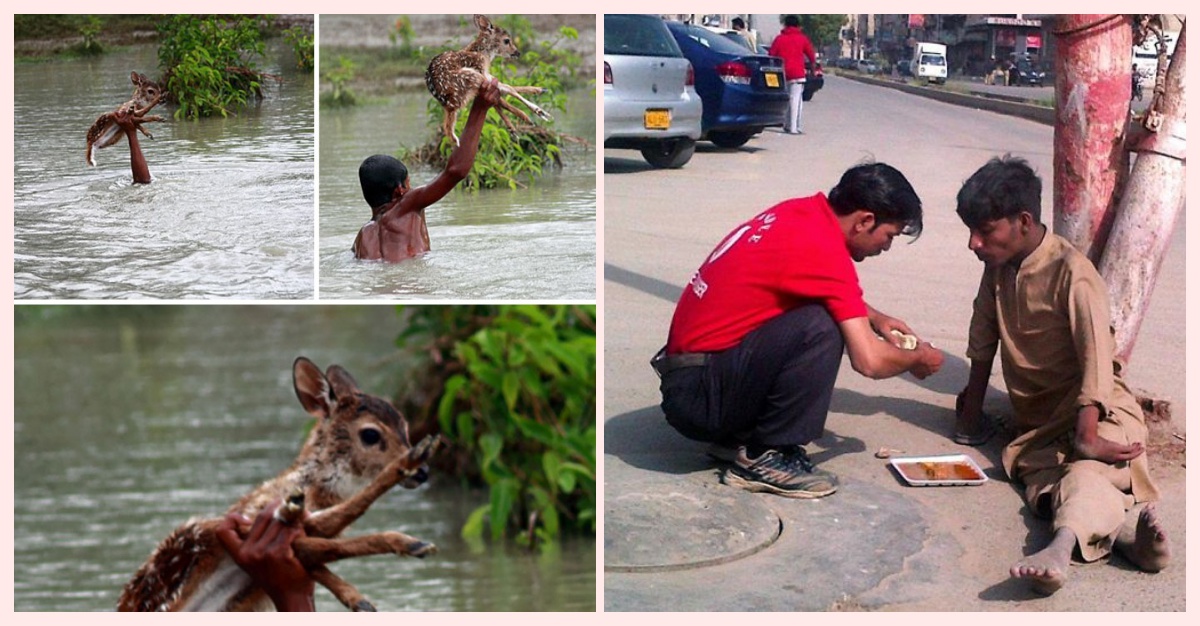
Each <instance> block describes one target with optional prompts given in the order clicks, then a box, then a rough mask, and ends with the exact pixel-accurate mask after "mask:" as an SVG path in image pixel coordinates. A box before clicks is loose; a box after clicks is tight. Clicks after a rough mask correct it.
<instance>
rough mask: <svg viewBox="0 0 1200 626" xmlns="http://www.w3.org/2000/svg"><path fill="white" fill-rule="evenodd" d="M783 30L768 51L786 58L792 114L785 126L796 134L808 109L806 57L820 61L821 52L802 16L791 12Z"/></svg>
mask: <svg viewBox="0 0 1200 626" xmlns="http://www.w3.org/2000/svg"><path fill="white" fill-rule="evenodd" d="M783 24H784V27H783V31H782V32H780V33H779V35H778V36H777V37H775V40H774V41H772V42H771V49H770V50H769V51H768V54H770V55H771V56H773V57H780V58H782V59H783V75H784V78H785V79H786V80H787V84H788V97H789V99H788V116H787V119H786V120H784V124H783V130H784V131H785V132H787V133H790V134H793V135H799V134H801V126H800V114H801V113H802V112H803V110H804V97H803V96H804V81H805V76H806V75H807V70H806V66H805V59H807V60H808V61H811V62H812V64H813V67H816V64H817V52H816V50H814V49H813V45H812V42H811V41H809V40H808V37H807V36H805V34H804V32H803V31H801V30H800V18H799V17H797V16H795V15H789V16H787V17H785V18H784V20H783Z"/></svg>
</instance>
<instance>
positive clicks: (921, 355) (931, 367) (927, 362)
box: [889, 333, 945, 379]
mask: <svg viewBox="0 0 1200 626" xmlns="http://www.w3.org/2000/svg"><path fill="white" fill-rule="evenodd" d="M889 334H890V333H889ZM916 352H917V357H918V361H917V362H916V363H915V364H914V365H913V366H912V367H911V368H909V370H908V372H909V373H910V374H912V375H913V376H916V377H917V379H924V378H927V377H929V376H932V375H933V374H936V373H937V371H938V370H940V369H942V360H943V359H944V358H945V357H944V356H943V355H942V351H941V350H938V349H937V348H935V347H933V344H931V343H929V342H928V341H922V342H921V343H919V344H917V349H916Z"/></svg>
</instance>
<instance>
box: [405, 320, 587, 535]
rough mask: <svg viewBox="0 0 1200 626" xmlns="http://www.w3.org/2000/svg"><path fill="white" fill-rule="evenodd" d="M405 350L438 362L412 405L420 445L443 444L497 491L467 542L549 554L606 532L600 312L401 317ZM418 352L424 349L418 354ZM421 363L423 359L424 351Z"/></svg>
mask: <svg viewBox="0 0 1200 626" xmlns="http://www.w3.org/2000/svg"><path fill="white" fill-rule="evenodd" d="M401 310H402V311H403V312H407V313H408V318H407V329H406V330H405V331H404V332H403V333H401V335H400V337H399V338H398V339H397V344H398V345H400V346H401V347H405V348H410V349H411V348H414V347H415V348H419V349H420V352H422V353H426V354H430V355H431V358H430V361H429V363H428V366H427V367H426V368H425V369H424V371H423V372H418V373H417V374H416V375H414V376H411V377H409V379H410V384H413V385H415V386H416V387H418V388H420V390H418V391H415V392H406V393H405V397H406V398H420V400H416V401H414V402H409V403H407V404H405V405H403V410H404V412H405V414H406V415H408V417H409V421H410V424H412V430H413V433H414V435H413V437H414V439H419V438H420V436H424V435H425V434H428V433H430V432H441V433H442V434H443V435H445V436H446V437H447V438H448V439H449V440H450V441H451V442H452V443H453V449H452V450H451V452H450V453H449V454H446V455H444V456H447V457H449V456H452V455H455V454H457V457H456V465H457V467H456V468H455V469H456V470H457V471H458V473H459V474H460V475H463V476H465V477H467V478H468V479H469V480H471V481H473V482H482V483H483V484H485V485H487V487H488V490H489V501H488V503H487V504H485V505H482V506H480V507H479V508H478V509H477V510H476V511H475V512H474V513H472V514H471V516H470V517H469V519H468V520H467V522H466V524H465V525H464V526H463V529H462V533H463V536H464V537H466V538H468V539H480V538H482V537H484V536H485V535H486V536H489V537H491V538H492V539H493V540H499V539H501V538H503V537H505V536H508V535H509V534H510V533H512V534H514V535H515V538H516V540H517V541H518V542H520V543H522V544H525V545H530V546H533V545H542V544H545V543H547V542H551V541H553V540H554V539H555V538H557V537H558V536H559V535H560V533H562V532H564V531H572V532H584V533H594V532H595V531H596V308H595V306H571V305H519V306H497V305H471V306H453V307H450V306H430V307H401ZM417 338H421V340H422V341H421V342H420V343H418V342H417V341H416V339H417ZM414 344H415V345H414ZM414 351H415V350H414Z"/></svg>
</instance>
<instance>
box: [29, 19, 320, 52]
mask: <svg viewBox="0 0 1200 626" xmlns="http://www.w3.org/2000/svg"><path fill="white" fill-rule="evenodd" d="M313 22H314V20H313V16H312V15H309V14H304V13H295V14H292V13H289V14H283V15H276V16H274V17H273V18H272V21H271V28H272V29H273V30H277V31H283V30H286V29H288V28H291V27H292V26H300V25H308V26H309V27H310V28H311V27H312V25H313ZM96 40H97V41H99V42H100V45H102V46H104V47H113V46H130V45H135V44H147V43H155V42H156V41H158V31H156V30H154V29H152V28H144V29H142V28H135V29H131V30H125V29H119V28H112V29H108V30H102V31H101V32H100V33H99V34H98V35H96ZM81 43H83V36H82V35H75V34H72V35H68V36H62V37H54V38H45V39H19V40H17V41H14V42H13V54H15V55H16V56H17V57H46V56H54V55H57V54H61V53H63V52H66V51H68V50H70V49H71V48H72V47H74V46H77V45H79V44H81Z"/></svg>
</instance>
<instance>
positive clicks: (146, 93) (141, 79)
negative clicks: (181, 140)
mask: <svg viewBox="0 0 1200 626" xmlns="http://www.w3.org/2000/svg"><path fill="white" fill-rule="evenodd" d="M129 80H131V81H133V97H132V98H130V99H129V102H126V103H125V104H122V105H121V106H119V107H117V108H116V109H114V110H113V111H111V112H109V113H105V114H104V115H101V116H100V117H98V118H96V121H95V122H94V123H93V124H92V127H91V128H89V129H88V132H87V162H88V165H92V166H95V165H96V158H95V153H96V148H107V147H109V146H111V145H113V144H115V143H117V142H118V141H120V140H121V137H123V136H124V133H123V132H122V131H121V126H120V124H118V123H117V120H118V118H124V117H128V118H129V119H130V120H131V121H132V122H133V125H134V127H135V128H137V129H138V130H139V131H141V133H142V134H143V135H145V136H147V137H149V138H150V139H154V135H151V134H150V131H147V130H146V129H145V128H143V127H142V124H145V123H147V122H165V121H167V120H166V118H165V117H163V116H161V115H150V116H147V115H146V114H147V113H149V112H150V109H153V108H154V107H155V106H157V105H158V103H159V102H160V101H161V100H162V99H163V97H164V96H166V95H167V94H166V91H165V90H163V88H162V86H160V85H159V84H158V83H156V82H154V81H152V80H150V79H149V78H146V75H145V74H139V73H137V72H131V73H130V74H129Z"/></svg>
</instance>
